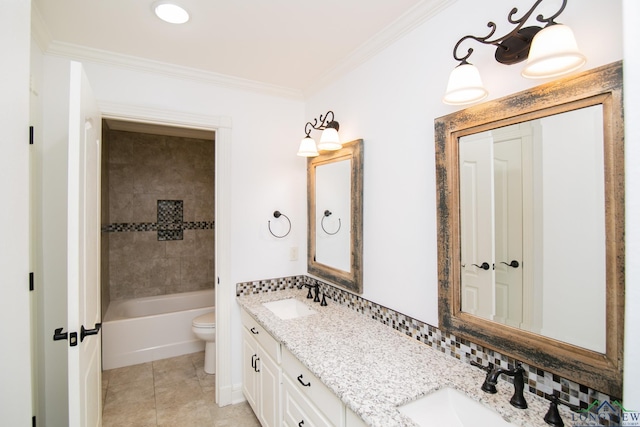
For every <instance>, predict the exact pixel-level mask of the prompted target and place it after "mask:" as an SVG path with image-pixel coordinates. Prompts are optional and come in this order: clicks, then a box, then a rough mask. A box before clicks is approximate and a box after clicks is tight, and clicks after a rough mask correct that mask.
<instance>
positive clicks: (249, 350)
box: [242, 328, 258, 414]
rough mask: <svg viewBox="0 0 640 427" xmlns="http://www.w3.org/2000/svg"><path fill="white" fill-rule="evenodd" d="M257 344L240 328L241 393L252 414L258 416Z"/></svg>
mask: <svg viewBox="0 0 640 427" xmlns="http://www.w3.org/2000/svg"><path fill="white" fill-rule="evenodd" d="M257 359H258V343H257V342H256V340H255V339H254V338H253V337H252V336H251V334H250V333H249V331H247V329H245V328H242V392H243V393H244V396H245V397H246V398H247V401H248V402H249V405H251V408H253V412H255V413H256V414H258V406H256V405H257V403H258V401H257V394H258V372H257V368H256V363H257Z"/></svg>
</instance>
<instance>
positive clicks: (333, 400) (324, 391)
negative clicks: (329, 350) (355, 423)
mask: <svg viewBox="0 0 640 427" xmlns="http://www.w3.org/2000/svg"><path fill="white" fill-rule="evenodd" d="M282 369H283V371H284V373H285V376H288V377H289V378H288V379H289V380H290V382H291V383H292V384H293V385H294V386H295V388H296V389H297V390H298V391H299V392H300V393H301V394H302V395H304V396H306V397H307V398H308V399H309V400H310V401H311V402H313V404H314V405H315V406H317V407H318V409H320V411H321V412H322V413H323V414H324V416H326V417H327V419H329V421H330V422H331V423H332V425H335V426H342V425H343V424H344V408H345V406H344V405H343V404H342V402H341V401H340V399H338V397H337V396H336V395H335V394H333V392H332V391H331V390H329V388H328V387H327V386H325V385H324V384H323V383H322V382H321V381H320V380H319V379H318V378H316V376H315V375H313V374H312V373H311V371H309V370H308V369H307V368H306V367H305V366H304V365H303V364H302V363H300V361H299V360H298V359H297V358H296V357H295V356H294V355H293V354H291V352H290V351H289V350H287V349H286V348H284V349H283V351H282Z"/></svg>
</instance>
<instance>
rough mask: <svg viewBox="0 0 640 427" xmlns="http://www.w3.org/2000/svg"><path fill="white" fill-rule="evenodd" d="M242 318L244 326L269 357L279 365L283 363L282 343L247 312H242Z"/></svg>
mask: <svg viewBox="0 0 640 427" xmlns="http://www.w3.org/2000/svg"><path fill="white" fill-rule="evenodd" d="M240 317H241V318H242V325H243V326H244V327H245V328H247V330H248V331H249V333H250V334H251V336H253V338H255V340H256V341H258V343H260V345H261V346H262V348H263V349H264V350H265V351H266V352H267V353H268V354H269V356H271V358H272V359H273V360H275V361H276V363H278V364H279V363H280V362H281V361H282V355H281V352H280V343H279V342H278V341H276V340H275V339H274V338H273V337H272V336H271V334H270V333H269V332H267V331H266V330H265V329H264V328H263V327H262V326H260V325H259V324H258V322H256V320H255V319H254V318H253V317H251V316H250V315H249V314H248V313H247V312H246V311H244V310H240Z"/></svg>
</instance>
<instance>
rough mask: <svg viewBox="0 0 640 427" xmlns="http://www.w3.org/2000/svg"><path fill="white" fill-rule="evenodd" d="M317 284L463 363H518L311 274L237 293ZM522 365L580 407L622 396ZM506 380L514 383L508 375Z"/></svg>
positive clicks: (536, 388)
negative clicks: (599, 390) (310, 275)
mask: <svg viewBox="0 0 640 427" xmlns="http://www.w3.org/2000/svg"><path fill="white" fill-rule="evenodd" d="M316 284H318V285H319V287H320V292H321V293H323V294H325V295H326V297H327V298H330V299H331V300H333V301H334V302H337V303H339V304H341V305H345V306H347V307H350V308H351V309H353V310H355V311H357V312H359V313H361V314H363V315H365V316H369V317H371V318H372V319H375V320H377V321H379V322H381V323H383V324H385V325H387V326H390V327H392V328H394V329H396V330H398V331H400V332H403V333H404V334H406V335H408V336H410V337H412V338H414V339H416V340H418V341H420V342H422V343H424V344H425V345H428V346H430V347H432V348H434V349H435V350H437V351H440V352H442V353H445V354H447V355H449V356H451V357H455V358H456V359H458V360H460V361H461V362H464V363H469V362H470V361H471V360H473V361H475V362H478V363H482V364H483V365H485V366H486V365H489V364H491V365H498V366H502V367H506V368H507V369H512V368H513V367H514V365H515V363H516V360H514V359H513V358H511V357H508V356H505V355H503V354H501V353H500V352H498V351H495V350H492V349H489V348H487V347H483V346H481V345H478V344H475V343H473V342H470V341H468V340H465V339H461V338H458V337H456V336H454V335H452V334H448V333H446V332H443V331H441V330H440V329H438V328H436V327H435V326H432V325H429V324H426V323H424V322H421V321H419V320H416V319H413V318H411V317H409V316H406V315H404V314H402V313H399V312H397V311H394V310H391V309H389V308H386V307H383V306H381V305H380V304H376V303H374V302H371V301H368V300H366V299H364V298H362V297H360V296H358V295H355V294H352V293H349V292H347V291H345V290H342V289H339V288H337V287H335V286H332V285H330V284H328V283H325V282H322V281H320V280H317V279H315V278H312V277H309V276H291V277H283V278H276V279H267V280H258V281H253V282H244V283H238V284H237V285H236V296H240V295H248V294H254V293H261V292H274V291H278V290H283V289H290V288H293V287H298V288H299V287H301V286H304V285H312V286H313V285H316ZM522 366H523V367H524V369H525V371H526V375H527V386H528V390H529V391H530V392H532V393H535V394H537V395H538V396H542V397H545V398H549V397H550V396H553V395H554V394H555V395H557V396H559V398H560V400H561V401H563V402H567V403H569V404H570V405H573V406H575V407H579V408H581V409H587V408H589V407H590V406H591V407H592V408H591V409H592V410H593V411H595V409H596V407H593V406H592V404H593V403H594V402H595V401H598V402H612V401H614V400H617V401H621V399H619V398H617V397H614V396H609V395H606V394H604V393H600V392H598V391H597V390H593V389H590V388H589V387H586V386H583V385H581V384H578V383H576V382H574V381H570V380H568V379H566V378H562V377H559V376H558V375H555V374H552V373H550V372H546V371H544V370H543V369H541V368H538V367H536V366H531V365H528V364H526V363H522ZM505 379H506V380H507V381H509V382H513V380H512V379H511V378H509V377H506V378H505ZM478 386H480V385H478ZM616 421H617V420H616V419H615V417H613V422H616ZM590 425H592V424H590ZM600 425H604V426H606V425H613V424H610V423H609V422H608V420H606V419H601V420H600Z"/></svg>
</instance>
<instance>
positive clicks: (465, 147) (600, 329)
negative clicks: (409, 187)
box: [459, 104, 606, 353]
mask: <svg viewBox="0 0 640 427" xmlns="http://www.w3.org/2000/svg"><path fill="white" fill-rule="evenodd" d="M603 147H604V141H603V116H602V105H601V104H600V105H594V106H591V107H586V108H581V109H577V110H573V111H567V112H564V113H561V114H555V115H551V116H546V117H542V118H539V119H535V120H529V121H526V122H522V123H517V124H513V125H510V126H505V127H501V128H497V129H492V130H487V131H484V132H480V133H476V134H470V135H466V136H463V137H462V138H460V140H459V168H460V190H459V191H460V241H461V242H460V243H461V277H460V281H461V284H460V286H461V309H462V311H463V312H466V313H470V314H474V315H477V316H481V317H483V318H485V319H489V320H493V321H495V322H499V323H502V324H505V325H510V326H513V327H516V328H521V329H524V330H527V331H530V332H535V333H538V334H542V335H545V336H547V337H550V338H554V339H557V340H560V341H564V342H567V343H571V344H575V345H577V346H580V347H584V348H587V349H590V350H594V351H597V352H600V353H605V352H606V337H605V334H606V331H605V326H606V306H605V301H606V293H605V289H606V286H605V284H606V262H605V259H606V258H605V256H606V253H605V252H606V251H605V203H604V201H605V190H604V180H603V177H604V150H603ZM483 267H484V268H483ZM578 296H579V299H578V298H577V297H578ZM572 300H575V303H567V302H568V301H572Z"/></svg>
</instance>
